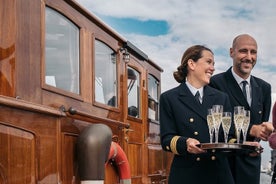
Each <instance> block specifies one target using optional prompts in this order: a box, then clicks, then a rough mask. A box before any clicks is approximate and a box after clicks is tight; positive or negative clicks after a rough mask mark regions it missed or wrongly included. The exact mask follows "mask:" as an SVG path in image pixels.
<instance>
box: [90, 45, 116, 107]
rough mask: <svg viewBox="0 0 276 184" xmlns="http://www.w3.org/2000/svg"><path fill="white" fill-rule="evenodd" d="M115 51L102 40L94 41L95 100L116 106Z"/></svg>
mask: <svg viewBox="0 0 276 184" xmlns="http://www.w3.org/2000/svg"><path fill="white" fill-rule="evenodd" d="M116 62H117V59H116V53H115V52H114V51H113V50H112V49H111V48H109V47H108V46H107V45H106V44H104V43H103V42H100V41H98V40H96V41H95V100H96V101H97V102H100V103H103V104H107V105H110V106H113V107H117V77H116V76H117V70H116Z"/></svg>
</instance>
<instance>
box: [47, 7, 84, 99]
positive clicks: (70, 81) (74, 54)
mask: <svg viewBox="0 0 276 184" xmlns="http://www.w3.org/2000/svg"><path fill="white" fill-rule="evenodd" d="M45 18H46V19H45V22H46V25H45V27H46V32H45V48H46V50H45V75H46V76H45V81H46V84H48V85H51V86H54V87H57V88H60V89H63V90H66V91H69V92H73V93H77V94H79V28H78V27H77V26H76V25H75V24H73V23H72V22H71V21H70V20H69V19H67V18H66V17H64V16H63V15H61V14H60V13H58V12H57V11H55V10H53V9H51V8H48V7H47V8H46V15H45Z"/></svg>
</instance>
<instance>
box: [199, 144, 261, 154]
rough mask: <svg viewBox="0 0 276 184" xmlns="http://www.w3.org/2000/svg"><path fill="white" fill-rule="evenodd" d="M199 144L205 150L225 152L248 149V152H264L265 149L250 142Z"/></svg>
mask: <svg viewBox="0 0 276 184" xmlns="http://www.w3.org/2000/svg"><path fill="white" fill-rule="evenodd" d="M197 146H198V147H200V148H201V149H204V150H218V151H224V152H232V151H247V152H257V153H262V151H263V148H262V147H257V146H251V145H248V144H238V143H202V144H199V145H197Z"/></svg>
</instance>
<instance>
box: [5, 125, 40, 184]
mask: <svg viewBox="0 0 276 184" xmlns="http://www.w3.org/2000/svg"><path fill="white" fill-rule="evenodd" d="M35 147H36V141H35V136H34V134H32V133H30V132H28V131H24V130H22V129H19V128H16V127H11V126H7V125H4V124H2V122H0V155H1V156H0V181H1V183H3V184H6V183H8V184H16V183H21V184H35V183H36V181H35V178H36V162H35V161H36V156H37V155H36V153H35Z"/></svg>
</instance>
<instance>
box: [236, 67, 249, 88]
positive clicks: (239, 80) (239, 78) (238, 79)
mask: <svg viewBox="0 0 276 184" xmlns="http://www.w3.org/2000/svg"><path fill="white" fill-rule="evenodd" d="M231 72H232V75H233V77H234V78H235V80H236V81H237V83H238V84H240V83H241V82H242V81H244V80H246V81H247V83H248V84H250V78H251V75H249V77H248V78H247V79H243V78H241V77H240V76H238V75H237V74H236V73H235V72H234V69H233V67H232V68H231Z"/></svg>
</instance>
